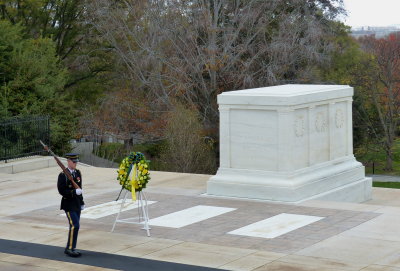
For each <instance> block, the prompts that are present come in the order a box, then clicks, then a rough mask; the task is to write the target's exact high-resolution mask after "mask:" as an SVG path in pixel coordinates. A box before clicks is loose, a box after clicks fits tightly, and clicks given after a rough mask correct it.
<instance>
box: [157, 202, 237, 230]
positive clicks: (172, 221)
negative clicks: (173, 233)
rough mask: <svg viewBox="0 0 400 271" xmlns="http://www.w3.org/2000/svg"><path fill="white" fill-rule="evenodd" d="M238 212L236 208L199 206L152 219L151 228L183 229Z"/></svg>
mask: <svg viewBox="0 0 400 271" xmlns="http://www.w3.org/2000/svg"><path fill="white" fill-rule="evenodd" d="M234 210H236V209H235V208H227V207H216V206H207V205H198V206H194V207H191V208H188V209H184V210H182V211H178V212H174V213H171V214H168V215H164V216H160V217H157V218H154V219H150V221H149V224H150V226H162V227H169V228H182V227H185V226H187V225H190V224H193V223H196V222H200V221H202V220H206V219H209V218H212V217H215V216H219V215H222V214H225V213H228V212H232V211H234Z"/></svg>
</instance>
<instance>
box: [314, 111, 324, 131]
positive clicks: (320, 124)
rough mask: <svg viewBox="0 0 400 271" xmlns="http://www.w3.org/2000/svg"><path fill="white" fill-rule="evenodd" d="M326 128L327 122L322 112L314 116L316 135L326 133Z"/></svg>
mask: <svg viewBox="0 0 400 271" xmlns="http://www.w3.org/2000/svg"><path fill="white" fill-rule="evenodd" d="M326 127H327V120H326V116H325V114H324V113H323V112H318V113H317V114H316V115H315V130H317V132H318V133H323V132H325V131H326Z"/></svg>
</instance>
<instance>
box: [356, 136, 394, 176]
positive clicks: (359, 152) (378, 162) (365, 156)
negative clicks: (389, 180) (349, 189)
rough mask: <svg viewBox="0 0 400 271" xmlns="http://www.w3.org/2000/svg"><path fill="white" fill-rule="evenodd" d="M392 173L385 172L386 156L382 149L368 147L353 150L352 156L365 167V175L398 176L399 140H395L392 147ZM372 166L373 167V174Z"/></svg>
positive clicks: (375, 146) (376, 146)
mask: <svg viewBox="0 0 400 271" xmlns="http://www.w3.org/2000/svg"><path fill="white" fill-rule="evenodd" d="M393 154H394V159H393V171H386V170H384V167H385V165H386V156H385V152H384V151H383V148H382V147H380V146H378V145H369V146H368V147H362V148H358V149H355V150H354V155H355V156H356V159H357V161H360V162H361V163H363V165H364V166H365V173H366V174H381V175H391V176H400V138H397V139H396V140H395V143H394V147H393ZM373 164H374V165H375V168H374V172H373Z"/></svg>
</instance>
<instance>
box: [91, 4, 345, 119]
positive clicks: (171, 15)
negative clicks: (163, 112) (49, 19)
mask: <svg viewBox="0 0 400 271" xmlns="http://www.w3.org/2000/svg"><path fill="white" fill-rule="evenodd" d="M341 2H342V1H341V0H308V1H304V0H289V1H283V0H271V1H259V0H198V1H189V0H158V1H157V0H147V1H143V0H125V1H108V0H97V1H94V0H88V1H87V13H88V14H89V15H90V23H91V24H92V25H93V27H94V28H95V29H96V30H97V31H99V32H100V33H101V36H102V38H104V39H105V40H107V42H108V43H109V44H111V45H112V47H113V48H114V50H115V52H116V54H117V55H118V57H119V59H120V60H121V62H122V63H123V64H125V66H126V71H123V72H125V75H126V79H128V80H130V81H131V84H132V86H134V89H135V91H142V92H144V93H146V95H148V98H149V99H151V100H152V101H154V103H163V104H167V105H168V104H170V103H171V101H170V99H171V98H174V99H178V100H180V101H181V102H184V103H186V104H191V105H195V106H196V107H197V109H198V110H199V112H200V113H201V115H202V120H203V123H204V124H205V125H208V126H216V124H217V123H218V109H217V104H216V96H217V95H218V94H219V93H221V92H223V91H227V90H238V89H243V88H253V87H261V86H268V85H274V84H277V83H279V82H281V81H282V80H283V81H284V80H305V81H309V80H310V79H311V80H312V79H313V72H312V71H313V68H314V64H316V63H320V62H323V61H327V55H328V54H327V52H328V51H329V50H330V43H329V41H328V39H327V38H326V37H327V36H328V35H329V31H330V29H329V20H331V19H332V18H334V17H335V16H336V15H337V14H338V13H340V12H342V11H343V10H342V9H341Z"/></svg>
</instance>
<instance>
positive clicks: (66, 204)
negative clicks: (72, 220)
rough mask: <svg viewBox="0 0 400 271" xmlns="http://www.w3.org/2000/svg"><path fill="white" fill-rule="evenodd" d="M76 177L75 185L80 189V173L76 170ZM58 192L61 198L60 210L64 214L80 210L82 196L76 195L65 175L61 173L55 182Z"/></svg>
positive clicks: (82, 203)
mask: <svg viewBox="0 0 400 271" xmlns="http://www.w3.org/2000/svg"><path fill="white" fill-rule="evenodd" d="M75 175H76V176H75V177H74V181H75V182H76V184H77V185H78V186H79V187H80V188H81V189H82V175H81V172H80V171H79V170H78V169H77V170H76V174H75ZM57 188H58V192H59V193H60V195H61V196H62V199H61V206H60V209H61V210H65V211H66V212H78V211H80V210H81V205H84V204H85V203H84V202H83V197H82V195H79V196H78V195H77V194H76V192H75V189H74V187H73V186H72V183H71V181H70V180H69V179H68V177H67V175H65V173H64V172H61V173H60V174H59V175H58V182H57Z"/></svg>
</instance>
